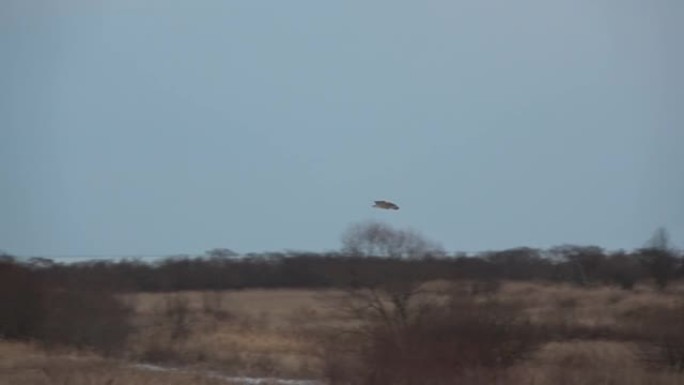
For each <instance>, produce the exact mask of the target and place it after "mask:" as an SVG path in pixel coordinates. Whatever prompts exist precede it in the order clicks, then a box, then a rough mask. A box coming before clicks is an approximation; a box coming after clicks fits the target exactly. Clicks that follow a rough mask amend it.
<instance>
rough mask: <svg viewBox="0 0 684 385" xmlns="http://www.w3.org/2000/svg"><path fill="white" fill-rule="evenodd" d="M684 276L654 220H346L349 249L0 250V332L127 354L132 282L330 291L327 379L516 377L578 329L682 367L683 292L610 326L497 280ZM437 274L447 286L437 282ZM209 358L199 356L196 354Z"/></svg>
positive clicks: (182, 306)
mask: <svg viewBox="0 0 684 385" xmlns="http://www.w3.org/2000/svg"><path fill="white" fill-rule="evenodd" d="M682 278H684V263H683V258H682V253H681V252H680V251H677V250H675V249H673V248H671V247H670V246H669V245H668V244H667V239H666V234H665V233H664V232H662V231H659V232H657V233H656V235H655V236H654V238H653V239H652V240H651V241H650V242H649V243H648V244H647V246H646V247H644V248H641V249H637V250H632V251H614V252H607V251H605V250H603V249H601V248H599V247H594V246H569V245H566V246H559V247H554V248H551V249H548V250H538V249H531V248H516V249H511V250H502V251H494V252H486V253H481V254H479V255H472V256H468V255H463V254H456V255H448V254H447V253H445V252H443V251H442V250H441V249H440V248H439V247H438V246H437V245H436V244H434V243H432V242H430V241H427V240H426V239H424V238H423V237H422V236H420V235H418V234H416V233H413V232H410V231H404V230H397V229H393V228H391V227H389V226H387V225H384V224H378V223H369V224H362V225H359V226H355V227H352V228H351V229H350V231H349V232H347V233H346V234H345V236H344V247H343V249H342V250H341V251H340V252H335V253H326V254H316V253H303V252H288V253H266V254H250V255H246V256H236V255H234V254H233V253H231V252H229V251H227V250H213V251H211V252H208V253H207V255H203V256H198V257H193V258H191V257H174V258H168V259H165V260H162V261H158V262H154V263H145V262H143V261H139V260H121V261H88V262H81V263H71V264H64V263H55V262H54V261H50V260H46V259H40V258H34V259H31V260H28V261H20V260H17V259H15V258H12V257H10V256H7V255H6V256H4V257H3V258H2V259H1V260H0V339H3V338H4V339H11V340H20V341H22V340H23V341H39V342H40V343H41V344H44V345H45V346H48V347H50V346H72V347H76V348H79V349H88V350H94V351H96V352H99V353H101V354H104V355H122V354H124V353H125V352H124V351H125V349H126V346H127V339H129V337H131V336H132V335H136V334H135V333H138V335H139V331H136V325H135V322H133V318H134V317H133V316H132V314H133V312H134V309H132V307H131V306H130V304H127V302H126V301H125V300H122V298H125V297H126V296H130V295H133V293H139V292H148V293H149V292H153V293H166V292H169V293H171V292H174V293H175V292H180V291H203V292H207V291H209V292H211V291H216V292H217V291H220V290H221V291H223V290H245V289H254V288H259V289H264V288H266V289H271V288H290V289H292V288H297V289H316V290H323V289H327V290H325V291H326V292H334V293H336V295H335V296H333V297H330V298H329V301H327V305H326V306H328V307H332V309H333V310H334V311H335V312H336V313H337V316H336V318H335V322H328V323H327V324H326V325H322V326H320V325H319V327H316V328H312V329H310V330H300V332H302V333H303V334H305V335H306V336H307V338H309V339H315V340H316V341H317V342H316V346H319V347H320V350H319V351H318V352H317V353H316V354H318V356H319V358H320V368H321V369H320V371H319V375H320V377H322V378H324V379H326V380H327V381H328V382H329V383H332V384H335V383H339V384H377V385H383V384H406V385H412V384H422V385H424V384H435V385H441V384H452V383H472V384H485V383H487V384H490V383H497V382H498V383H517V382H516V381H518V380H514V379H513V377H511V376H514V374H511V373H512V372H511V371H510V370H508V369H509V368H511V367H513V366H515V365H518V364H520V363H521V362H523V361H525V360H527V359H529V357H531V356H532V355H533V354H534V352H536V351H538V350H539V349H541V348H542V347H543V346H548V344H549V343H553V342H559V341H560V342H562V341H577V340H580V341H617V342H620V343H629V344H635V345H636V346H639V347H640V350H639V351H640V355H639V357H640V359H641V360H643V362H644V363H647V365H653V368H665V370H671V371H675V372H676V371H680V372H681V371H684V302H683V301H682V300H684V298H679V297H681V296H682V294H681V293H679V294H676V295H675V297H674V298H675V299H676V300H675V301H674V302H672V303H670V302H668V305H667V306H649V305H645V306H642V307H638V308H635V309H637V310H633V309H631V308H630V310H629V311H625V312H622V313H620V314H618V315H616V317H619V320H618V321H617V322H618V323H616V324H614V325H611V326H610V327H608V326H606V324H601V323H600V322H597V323H588V322H578V321H576V319H575V318H564V319H555V318H548V317H547V318H548V319H541V320H540V318H539V317H538V316H537V317H535V316H534V314H535V313H534V312H533V311H531V308H530V306H531V305H529V304H527V305H526V304H525V302H524V301H522V302H521V301H520V300H510V298H509V299H507V298H508V297H507V296H506V295H504V294H505V293H501V290H502V289H501V286H502V283H503V282H527V281H534V282H542V283H543V285H556V286H559V287H561V286H563V287H577V288H586V290H593V289H591V288H605V287H610V286H613V287H616V288H619V289H613V290H620V291H621V292H622V293H625V294H624V296H628V295H630V293H632V292H633V291H634V290H636V289H635V288H637V287H639V286H641V287H644V286H647V287H653V288H655V291H654V292H655V293H666V292H668V290H670V288H671V287H673V286H677V285H679V281H681V280H682ZM434 282H448V283H449V284H448V285H446V286H444V287H441V288H439V289H435V288H431V286H430V283H434ZM596 290H600V289H596ZM670 292H671V290H670ZM160 295H161V294H160ZM173 295H175V294H173ZM635 295H636V294H635ZM663 295H665V294H663ZM677 296H679V297H677ZM671 297H672V294H671V293H670V294H668V297H667V298H671ZM179 298H180V297H169V299H168V301H167V304H166V307H165V310H164V312H162V313H161V314H162V316H163V319H162V320H161V321H159V322H157V321H155V322H157V323H159V324H163V323H168V324H169V325H171V326H170V328H169V330H171V333H170V334H169V341H170V342H169V344H174V343H176V344H177V343H179V341H180V342H182V341H184V340H186V339H187V338H189V336H190V335H191V334H192V333H193V331H192V327H191V325H192V324H193V323H198V322H199V321H198V320H194V321H193V320H192V317H193V313H192V312H191V311H190V308H189V306H188V304H187V301H186V302H184V301H185V300H182V301H181V300H179ZM207 298H209V297H207ZM622 298H623V297H620V298H618V299H615V301H616V302H617V301H619V300H622ZM677 298H679V299H677ZM553 301H555V302H554V303H556V302H557V305H558V309H559V312H563V314H566V312H567V314H575V313H573V312H574V309H575V308H576V307H577V306H578V304H577V301H578V300H577V299H576V298H572V297H567V298H565V299H562V298H561V299H554V300H553ZM611 301H612V300H611ZM203 306H204V309H203V314H204V316H209V315H213V319H214V322H219V323H230V322H236V321H235V317H233V316H232V315H231V313H230V311H226V309H223V308H220V305H219V304H218V302H217V303H216V304H215V303H213V302H212V301H204V305H203ZM554 306H555V305H554ZM573 317H574V315H573ZM300 324H301V325H299V326H298V327H302V328H304V327H305V326H304V325H305V322H301V323H300ZM159 341H160V339H158V338H157V339H156V342H155V343H156V344H157V345H156V346H155V349H156V350H154V352H152V351H147V353H145V354H143V357H146V358H147V359H148V360H153V361H155V360H156V361H168V360H173V359H174V357H177V355H176V356H174V354H172V352H171V350H172V349H171V347H170V346H171V345H168V346H166V345H160V344H161V343H160V342H159ZM317 349H318V348H317ZM151 352H152V353H154V354H152V353H151ZM208 359H209V358H207V355H206V354H204V353H203V355H201V356H200V358H194V360H208ZM649 367H650V366H649ZM658 370H659V369H658ZM515 375H518V376H519V375H520V373H518V374H515ZM454 381H457V382H454ZM501 381H503V382H501ZM521 381H522V382H525V381H523V380H521ZM579 383H580V382H578V384H579ZM596 383H599V382H596ZM600 383H613V382H600ZM663 383H665V382H663Z"/></svg>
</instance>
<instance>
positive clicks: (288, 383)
mask: <svg viewBox="0 0 684 385" xmlns="http://www.w3.org/2000/svg"><path fill="white" fill-rule="evenodd" d="M131 367H132V368H135V369H141V370H151V371H160V372H183V373H192V374H201V375H205V376H208V377H211V378H215V379H219V380H224V381H226V382H231V383H238V384H244V385H322V382H319V381H314V380H296V379H284V378H268V377H243V376H237V377H236V376H227V375H225V374H222V373H219V372H216V371H211V370H190V369H182V368H174V367H165V366H159V365H152V364H134V365H131Z"/></svg>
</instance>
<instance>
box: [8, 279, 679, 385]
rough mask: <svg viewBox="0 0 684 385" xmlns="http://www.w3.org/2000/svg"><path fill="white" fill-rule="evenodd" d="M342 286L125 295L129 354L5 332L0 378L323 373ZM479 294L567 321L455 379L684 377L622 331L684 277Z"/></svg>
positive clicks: (657, 384) (670, 300) (672, 303)
mask: <svg viewBox="0 0 684 385" xmlns="http://www.w3.org/2000/svg"><path fill="white" fill-rule="evenodd" d="M452 286H453V285H452V284H450V283H447V282H433V283H430V284H429V285H426V286H425V287H426V293H427V294H425V295H424V297H423V298H424V300H436V301H437V300H439V298H440V296H441V295H443V293H445V292H451V293H453V292H455V290H456V292H458V291H457V290H461V291H460V292H459V293H463V294H462V295H469V294H467V290H466V289H463V287H464V286H463V285H462V284H459V285H457V286H458V288H460V289H454V288H453V287H452ZM340 294H341V293H339V292H333V291H328V292H320V291H309V290H289V289H288V290H285V289H283V290H243V291H224V292H183V293H171V294H168V293H166V294H151V293H140V294H131V295H126V296H124V297H123V300H124V301H125V302H127V303H129V304H130V305H132V306H133V307H134V308H135V313H134V314H135V316H134V318H135V319H134V325H135V332H134V334H133V336H132V337H131V338H130V339H129V341H128V342H127V346H128V348H127V350H126V354H125V356H124V357H123V359H121V360H118V361H114V360H109V359H105V358H101V357H97V356H95V355H92V354H90V355H89V354H87V353H85V352H75V351H46V350H44V349H42V348H39V347H37V346H35V345H31V344H20V343H10V342H2V341H0V384H2V385H4V384H8V385H9V384H11V385H33V384H130V385H138V384H149V385H155V384H162V383H163V384H166V385H174V384H214V383H224V384H225V383H227V382H228V381H225V380H219V379H216V378H212V377H211V376H203V375H201V374H198V373H202V372H203V371H207V372H208V371H218V372H221V373H226V374H229V375H231V376H252V377H275V378H298V379H325V378H326V365H327V364H329V361H330V357H326V354H328V353H327V352H328V350H326V348H325V344H326V343H328V342H327V341H329V340H328V339H326V336H327V335H329V333H330V332H331V330H335V329H336V328H338V326H339V325H342V324H344V323H345V321H344V320H342V319H341V318H340V314H339V313H338V312H337V310H339V308H337V302H336V301H335V299H334V298H335V297H336V296H338V295H340ZM478 298H496V299H497V300H499V301H501V302H504V303H514V304H516V305H517V306H520V308H521V309H523V311H524V313H525V314H526V315H527V316H528V317H529V320H530V322H532V323H533V324H535V325H538V326H541V327H548V328H554V329H553V330H563V331H565V330H567V331H568V332H567V333H566V334H562V333H561V336H560V337H559V338H555V339H553V340H546V341H544V343H543V344H542V345H541V346H540V347H539V348H537V349H535V350H534V352H533V353H532V354H530V355H529V356H528V357H526V358H525V360H524V361H522V362H519V363H516V364H515V365H513V366H511V367H509V368H507V369H505V370H503V371H502V372H501V373H497V374H496V375H494V376H493V377H492V374H491V373H486V370H480V371H478V370H473V371H472V373H470V374H469V375H470V377H468V378H470V380H467V381H465V380H462V382H460V383H471V384H483V383H500V384H514V385H518V384H529V385H599V384H602V385H608V384H615V385H618V384H619V385H638V384H639V385H640V384H644V385H677V384H679V385H681V384H684V372H681V371H680V372H677V371H676V370H673V369H671V368H669V367H667V366H666V365H663V364H662V363H659V362H656V361H654V360H652V359H649V357H650V356H649V354H648V353H649V348H648V344H647V342H648V341H641V340H640V341H635V340H629V339H627V338H622V337H621V335H622V334H621V333H625V335H628V333H630V332H634V331H635V330H641V329H639V328H640V327H642V328H643V327H644V326H643V325H642V323H640V320H641V318H640V317H641V315H642V314H645V313H649V312H652V311H654V310H658V309H670V308H675V307H676V306H681V305H682V301H683V300H684V287H682V286H672V287H671V288H669V289H668V290H667V291H665V292H658V291H656V290H654V289H652V288H650V287H648V286H639V287H637V288H636V289H635V290H633V291H624V290H620V289H617V288H613V287H603V286H601V287H593V288H581V287H576V286H571V285H564V284H548V283H531V282H507V283H503V284H502V285H501V287H500V288H498V290H492V291H490V292H488V293H485V294H484V295H482V296H480V297H478ZM682 320H684V318H682ZM674 322H679V321H674ZM680 325H681V327H682V328H684V324H680ZM676 326H677V324H676V323H675V327H676ZM563 333H565V332H563ZM643 342H646V343H643ZM133 362H152V363H157V364H159V365H167V366H170V367H183V368H186V369H188V370H192V372H159V371H158V372H154V371H149V370H148V371H146V370H141V369H136V368H134V367H131V366H130V363H133ZM464 378H465V377H464ZM483 378H484V380H483Z"/></svg>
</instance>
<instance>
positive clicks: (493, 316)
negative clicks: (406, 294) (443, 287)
mask: <svg viewBox="0 0 684 385" xmlns="http://www.w3.org/2000/svg"><path fill="white" fill-rule="evenodd" d="M355 299H357V300H358V299H359V298H358V297H357V298H355ZM361 299H363V300H365V301H366V303H365V307H364V306H363V303H361V304H359V306H357V307H354V308H351V310H353V311H354V313H352V315H353V316H355V317H361V318H360V319H359V321H360V322H359V325H358V326H357V327H356V328H354V329H348V330H337V331H334V332H332V334H331V337H330V339H329V340H328V349H327V350H326V351H325V352H324V353H325V354H326V355H327V357H325V358H326V369H325V375H326V376H327V379H328V380H329V381H330V382H331V383H333V384H334V383H348V384H368V385H384V384H405V385H410V384H421V385H425V384H450V383H453V382H452V381H453V379H454V378H465V377H468V376H470V377H473V376H474V377H477V378H479V380H477V381H484V382H477V383H491V381H493V379H492V378H490V377H488V375H486V373H500V372H501V370H502V369H503V368H506V367H509V366H511V365H513V364H514V363H516V362H518V361H520V360H522V359H524V358H525V357H526V355H527V354H528V353H530V352H531V351H533V350H534V349H535V348H536V347H537V346H538V343H539V338H540V337H541V336H540V335H539V334H538V331H539V330H538V329H536V328H535V327H534V326H533V325H532V324H530V323H529V322H528V321H527V320H526V319H525V317H524V315H523V312H522V309H521V308H520V307H519V306H517V305H514V304H504V303H501V302H497V301H493V300H484V301H482V300H479V299H477V298H474V297H472V296H468V297H461V296H458V295H455V296H452V297H451V298H450V299H449V301H448V302H447V303H446V304H444V303H442V304H440V303H436V302H435V303H430V302H425V301H422V302H419V301H415V302H418V304H417V305H414V306H406V307H405V308H404V309H403V310H402V308H397V306H396V303H395V302H394V301H393V300H392V298H391V297H390V298H383V297H381V296H380V295H379V294H377V293H376V295H369V296H366V297H361ZM409 304H410V303H409ZM406 309H408V312H406V311H405V310H406ZM359 310H365V311H359ZM476 374H477V375H476ZM464 376H465V377H464ZM483 376H484V377H487V380H486V381H485V379H484V378H483ZM474 377H473V378H474ZM464 381H465V380H464ZM472 381H475V380H472ZM487 381H489V382H487ZM473 383H476V382H473Z"/></svg>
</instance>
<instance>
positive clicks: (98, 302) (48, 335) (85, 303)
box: [38, 290, 131, 355]
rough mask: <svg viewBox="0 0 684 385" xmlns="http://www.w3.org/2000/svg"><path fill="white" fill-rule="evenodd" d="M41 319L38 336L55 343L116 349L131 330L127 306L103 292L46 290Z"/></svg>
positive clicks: (121, 344)
mask: <svg viewBox="0 0 684 385" xmlns="http://www.w3.org/2000/svg"><path fill="white" fill-rule="evenodd" d="M46 303H47V304H49V305H48V306H46V310H45V312H46V315H45V321H44V323H43V325H42V327H41V330H40V332H39V333H38V337H39V338H40V340H41V341H43V342H45V343H47V344H49V345H50V346H55V345H69V346H75V347H78V348H89V349H94V350H96V351H98V352H100V353H104V354H106V355H109V354H114V353H120V352H121V350H122V349H123V348H124V347H125V344H126V338H127V337H128V335H129V333H130V332H131V326H130V324H129V315H130V309H129V308H127V307H126V306H125V305H124V304H123V303H121V302H120V301H119V300H118V299H117V298H115V297H114V296H113V295H111V294H109V293H106V292H96V291H91V292H85V291H77V290H55V291H51V292H49V293H48V294H47V302H46Z"/></svg>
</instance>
